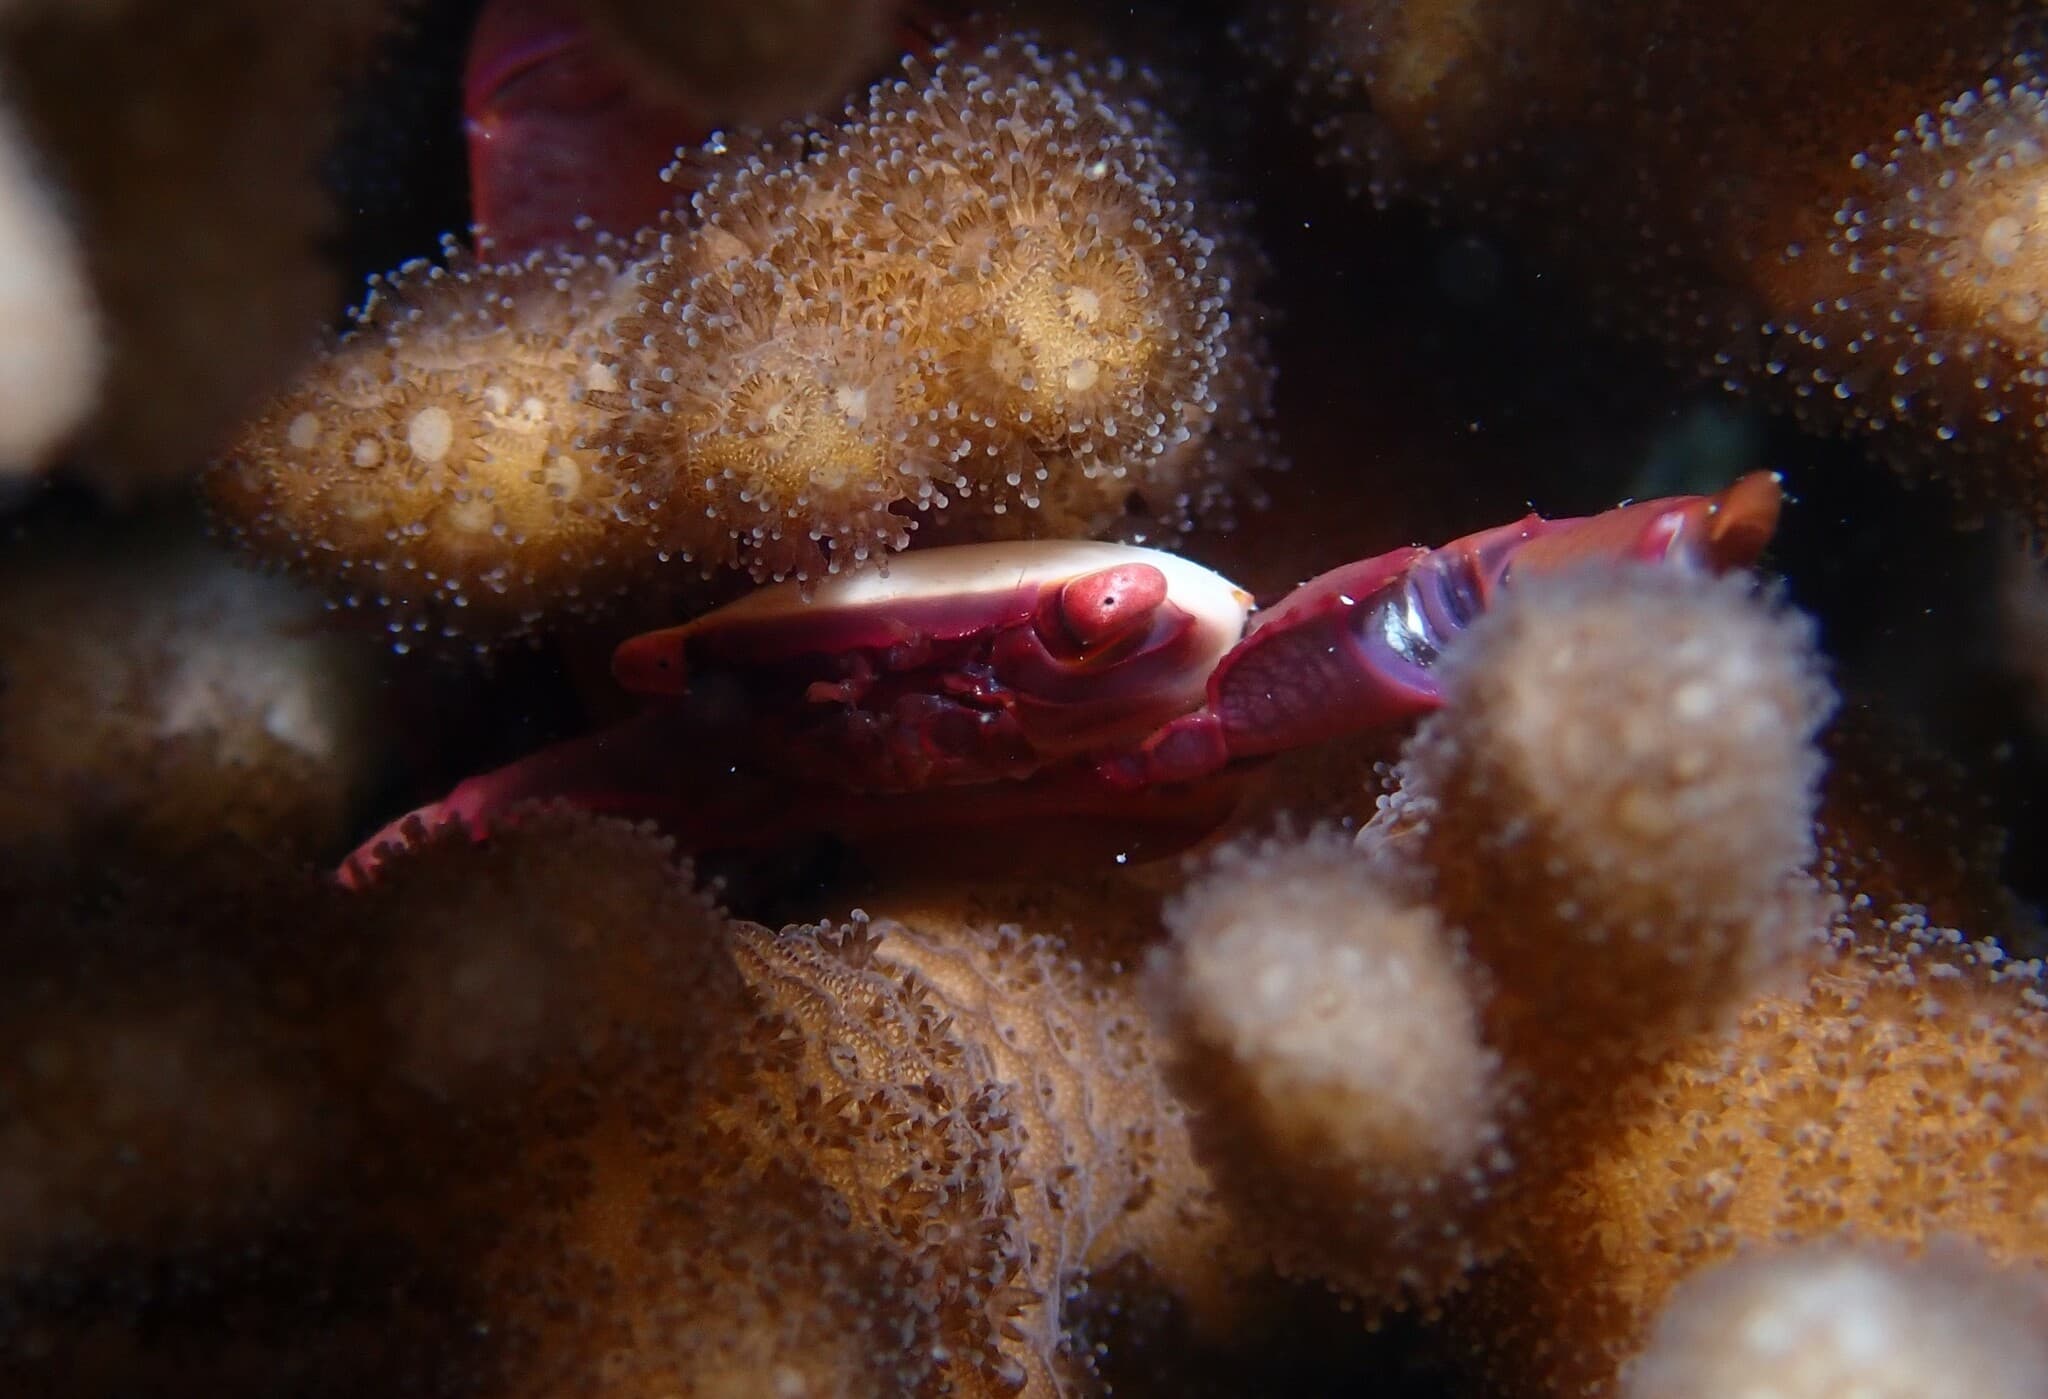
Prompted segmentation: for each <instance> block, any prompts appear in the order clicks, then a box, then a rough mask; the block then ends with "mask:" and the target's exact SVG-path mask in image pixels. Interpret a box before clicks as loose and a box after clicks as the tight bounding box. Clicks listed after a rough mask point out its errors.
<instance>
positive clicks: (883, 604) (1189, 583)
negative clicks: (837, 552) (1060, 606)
mask: <svg viewBox="0 0 2048 1399" xmlns="http://www.w3.org/2000/svg"><path fill="white" fill-rule="evenodd" d="M1127 563H1148V564H1151V565H1152V566H1153V567H1154V568H1157V569H1158V570H1159V571H1160V572H1161V573H1163V574H1165V575H1166V600H1167V601H1168V602H1170V603H1173V604H1174V605H1176V606H1178V607H1179V608H1181V609H1182V610H1183V611H1185V612H1187V613H1188V614H1189V615H1191V616H1192V617H1194V619H1195V622H1196V625H1197V626H1198V627H1199V629H1200V643H1201V644H1200V645H1198V646H1197V647H1195V648H1194V650H1193V651H1192V652H1191V654H1190V657H1189V682H1190V683H1191V685H1192V686H1193V687H1194V688H1195V691H1196V692H1197V695H1199V692H1200V689H1201V687H1202V686H1203V685H1204V684H1205V683H1206V682H1207V680H1208V676H1209V672H1210V671H1212V670H1214V669H1215V668H1216V665H1217V663H1218V662H1220V661H1221V660H1222V659H1223V656H1224V654H1225V653H1226V652H1228V651H1229V650H1230V648H1231V647H1233V646H1235V645H1237V643H1238V642H1239V641H1240V640H1242V639H1243V637H1244V629H1245V622H1246V620H1247V619H1248V618H1249V617H1250V616H1251V609H1252V596H1251V594H1250V593H1247V592H1246V591H1245V590H1244V589H1242V588H1240V587H1238V586H1237V584H1235V583H1233V582H1231V581H1230V580H1229V579H1228V578H1225V577H1224V576H1223V575H1222V574H1220V573H1217V572H1216V571H1214V570H1213V569H1208V568H1204V567H1202V565H1200V564H1198V563H1196V562H1195V561H1194V560H1192V559H1185V558H1182V557H1181V556H1180V555H1178V554H1168V553H1163V552H1161V551H1160V550H1158V549H1142V548H1139V547H1138V546H1137V545H1134V544H1109V543H1103V542H1101V541H1098V540H1091V539H1024V540H1007V541H1004V542H1001V543H996V544H957V545H953V546H950V547H948V548H943V549H914V550H912V551H910V552H909V553H907V554H899V555H897V556H895V557H894V558H892V559H890V560H889V571H888V572H887V573H886V574H885V573H882V572H879V571H877V570H873V569H866V570H862V571H861V572H858V573H851V574H839V575H836V576H834V577H831V578H827V579H825V580H824V581H823V582H820V583H817V584H816V585H814V586H813V588H812V590H811V596H810V598H809V599H808V600H806V598H805V597H804V589H803V585H802V584H799V583H777V584H774V585H773V586H770V587H766V588H762V589H760V590H758V591H756V592H752V593H749V594H747V596H745V597H743V598H740V599H739V600H738V601H736V602H733V603H730V604H728V605H727V606H725V607H722V608H719V609H718V610H717V611H715V612H710V613H706V614H705V615H704V616H702V617H699V618H698V619H697V620H696V621H694V622H691V623H689V624H688V625H687V626H686V627H685V628H683V629H682V630H683V631H684V632H685V633H686V634H687V633H689V632H699V631H706V630H710V629H712V628H721V629H722V628H726V627H732V626H744V625H746V624H747V623H749V622H758V621H766V620H768V619H770V618H778V617H785V616H791V615H797V614H802V613H806V612H812V609H840V610H856V609H869V608H872V609H876V610H880V611H888V610H889V609H891V608H894V607H899V606H901V605H903V604H905V603H910V602H923V601H930V600H932V599H934V598H939V597H943V596H947V595H958V594H966V593H975V592H981V593H987V594H989V595H990V596H991V597H999V596H1006V595H1008V594H1009V593H1011V592H1014V591H1015V590H1016V589H1017V588H1019V587H1022V586H1025V585H1027V584H1034V583H1036V584H1043V583H1051V582H1056V581H1061V580H1065V579H1069V578H1076V577H1079V576H1080V575H1082V574H1086V573H1096V572H1100V571H1101V570H1102V569H1105V568H1115V567H1116V566H1117V565H1118V564H1127ZM813 615H822V614H819V613H813Z"/></svg>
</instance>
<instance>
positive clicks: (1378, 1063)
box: [1149, 831, 1508, 1296]
mask: <svg viewBox="0 0 2048 1399" xmlns="http://www.w3.org/2000/svg"><path fill="white" fill-rule="evenodd" d="M1165 921H1166V925H1167V927H1168V929H1169V930H1170V931H1171V933H1172V934H1173V940H1172V942H1171V943H1170V944H1168V946H1167V947H1165V948H1162V949H1160V950H1158V951H1156V952H1154V954H1153V956H1152V959H1151V965H1150V968H1149V976H1150V979H1151V983H1152V994H1153V997H1154V999H1155V1000H1156V1001H1157V1002H1158V1003H1159V1007H1160V1012H1161V1017H1162V1019H1163V1020H1164V1022H1165V1023H1166V1024H1167V1025H1168V1026H1169V1027H1170V1028H1171V1030H1172V1033H1173V1036H1174V1043H1175V1045H1176V1048H1177V1054H1176V1063H1175V1066H1174V1070H1173V1072H1174V1077H1175V1082H1176V1083H1177V1084H1178V1085H1179V1086H1180V1088H1181V1091H1182V1093H1183V1094H1184V1096H1186V1097H1187V1098H1188V1099H1189V1101H1191V1102H1193V1103H1197V1104H1199V1105H1200V1111H1199V1112H1198V1114H1197V1116H1196V1120H1195V1131H1196V1135H1197V1140H1198V1142H1199V1144H1200V1147H1201V1150H1202V1153H1203V1157H1204V1159H1205V1160H1206V1161H1208V1162H1210V1163H1211V1164H1212V1168H1213V1169H1215V1170H1216V1171H1217V1173H1218V1175H1219V1179H1220V1184H1221V1186H1222V1188H1223V1189H1224V1191H1225V1192H1226V1195H1227V1198H1228V1199H1229V1201H1230V1204H1231V1206H1232V1210H1233V1212H1234V1213H1235V1214H1236V1215H1237V1217H1238V1218H1239V1219H1241V1220H1242V1221H1244V1226H1245V1227H1246V1228H1248V1229H1251V1230H1255V1231H1256V1232H1257V1233H1258V1234H1259V1236H1260V1237H1261V1238H1262V1239H1263V1240H1264V1247H1265V1249H1266V1250H1268V1251H1270V1253H1271V1254H1272V1256H1273V1258H1274V1259H1275V1261H1276V1262H1277V1263H1278V1265H1279V1266H1280V1268H1281V1269H1282V1270H1283V1271H1285V1272H1290V1273H1296V1274H1303V1275H1307V1276H1311V1277H1323V1278H1328V1279H1330V1280H1331V1281H1332V1282H1333V1283H1337V1284H1340V1285H1342V1286H1345V1287H1347V1288H1350V1289H1351V1290H1353V1291H1357V1292H1361V1293H1367V1294H1374V1293H1377V1292H1379V1291H1380V1290H1381V1289H1383V1288H1385V1287H1386V1286H1388V1280H1389V1279H1392V1280H1394V1285H1395V1286H1397V1287H1398V1288H1400V1289H1403V1290H1406V1291H1411V1292H1414V1293H1416V1294H1419V1295H1426V1296H1428V1295H1436V1294H1439V1293H1442V1292H1444V1291H1447V1290H1449V1289H1450V1287H1451V1286H1452V1285H1453V1284H1455V1283H1456V1282H1458V1281H1460V1280H1461V1278H1462V1275H1463V1274H1464V1272H1465V1271H1466V1270H1467V1269H1469V1268H1470V1267H1471V1266H1472V1265H1473V1264H1474V1262H1476V1261H1477V1260H1476V1257H1475V1255H1474V1253H1473V1251H1472V1250H1471V1248H1469V1247H1464V1248H1460V1247H1459V1246H1457V1245H1456V1244H1455V1243H1453V1244H1452V1245H1451V1246H1450V1247H1446V1243H1445V1240H1444V1238H1443V1220H1444V1218H1445V1217H1446V1216H1447V1215H1452V1214H1455V1213H1458V1212H1460V1211H1461V1210H1464V1209H1469V1208H1470V1206H1471V1203H1472V1200H1473V1198H1474V1197H1476V1196H1478V1195H1481V1194H1483V1193H1484V1191H1485V1188H1486V1185H1487V1182H1488V1177H1489V1175H1491V1174H1498V1172H1499V1171H1500V1170H1501V1168H1502V1167H1503V1166H1504V1165H1505V1164H1506V1161H1505V1158H1504V1156H1502V1154H1501V1153H1500V1150H1499V1147H1500V1141H1501V1136H1502V1132H1501V1121H1500V1117H1501V1114H1502V1112H1503V1111H1504V1108H1505V1106H1506V1103H1505V1101H1504V1100H1505V1099H1506V1098H1507V1096H1508V1095H1507V1094H1506V1092H1505V1084H1504V1083H1503V1081H1502V1077H1501V1072H1500V1061H1499V1056H1498V1054H1496V1053H1495V1052H1494V1051H1493V1050H1491V1049H1490V1048H1489V1047H1488V1046H1487V1045H1486V1044H1485V1042H1484V1041H1483V1040H1482V1038H1481V1035H1480V1024H1481V1010H1482V1007H1483V1005H1484V1003H1485V1000H1486V997H1485V995H1484V994H1483V989H1482V980H1481V978H1480V977H1479V976H1478V975H1477V973H1476V971H1475V969H1474V968H1473V966H1472V965H1471V963H1470V961H1469V960H1468V959H1467V958H1466V957H1465V955H1464V952H1463V949H1462V947H1461V946H1460V940H1459V939H1458V938H1457V937H1456V936H1455V935H1453V934H1452V933H1451V932H1450V931H1449V930H1447V929H1446V928H1445V927H1444V926H1443V925H1442V923H1441V922H1440V920H1439V919H1438V917H1437V914H1436V912H1435V910H1433V909H1431V908H1430V907H1429V906H1428V905H1427V904H1425V903H1419V902H1417V901H1415V900H1414V899H1413V898H1412V897H1411V896H1410V895H1408V893H1407V892H1406V891H1404V890H1402V889H1400V888H1399V887H1398V886H1397V885H1395V883H1394V881H1392V880H1390V879H1389V878H1388V877H1387V876H1386V875H1384V874H1383V873H1381V872H1379V871H1377V870H1375V869H1374V868H1373V866H1372V865H1371V863H1370V862H1369V861H1367V860H1365V859H1362V858H1361V857H1360V856H1359V855H1358V853H1357V852H1356V851H1355V850H1354V849H1353V848H1352V843H1351V840H1350V839H1349V838H1348V837H1346V836H1344V835H1342V834H1341V833H1338V832H1335V831H1320V832H1317V833H1315V834H1312V835H1311V836H1309V837H1308V838H1307V839H1304V840H1298V841H1297V840H1287V839H1277V840H1268V841H1263V842H1258V843H1255V844H1252V845H1248V846H1236V847H1226V848H1225V850H1224V851H1223V852H1222V853H1221V854H1219V855H1218V856H1217V857H1215V858H1214V859H1213V860H1212V861H1211V862H1210V863H1209V865H1208V866H1207V867H1206V868H1205V869H1204V872H1203V874H1202V875H1201V877H1200V878H1199V879H1197V880H1196V881H1195V882H1193V883H1192V884H1191V885H1190V886H1189V887H1188V888H1187V889H1185V890H1184V891H1182V892H1181V893H1180V894H1179V895H1178V896H1177V897H1176V898H1175V899H1174V900H1173V901H1172V902H1171V903H1169V904H1168V906H1167V910H1166V915H1165ZM1455 1201H1462V1203H1454V1202H1455Z"/></svg>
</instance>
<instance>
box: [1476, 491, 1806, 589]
mask: <svg viewBox="0 0 2048 1399" xmlns="http://www.w3.org/2000/svg"><path fill="white" fill-rule="evenodd" d="M1783 504H1784V490H1783V488H1782V486H1781V485H1780V484H1779V480H1778V477H1777V475H1776V474H1775V473H1773V472H1769V471H1752V472H1750V473H1749V474H1748V475H1746V476H1744V477H1742V478H1741V479H1740V480H1738V481H1736V482H1735V483H1734V484H1733V485H1731V486H1729V487H1728V488H1727V489H1726V490H1723V491H1721V492H1719V493H1718V494H1715V495H1704V496H1702V495H1689V496H1672V497H1668V498H1666V499H1663V500H1645V501H1638V502H1637V503H1636V504H1634V505H1624V506H1620V507H1618V508H1617V509H1613V510H1609V511H1606V512H1605V513H1603V514H1599V515H1588V516H1586V517H1584V518H1583V519H1577V520H1559V521H1556V522H1555V523H1554V524H1549V522H1546V524H1548V527H1547V528H1544V529H1541V530H1538V531H1535V532H1533V533H1531V535H1530V536H1529V537H1528V538H1524V539H1518V540H1516V541H1515V542H1514V543H1513V544H1512V546H1511V550H1512V551H1511V552H1510V553H1509V555H1508V557H1507V558H1506V560H1505V561H1504V563H1505V565H1506V566H1507V567H1508V568H1511V569H1512V571H1513V572H1514V573H1515V574H1516V575H1521V574H1525V573H1545V572H1553V571H1555V570H1557V569H1560V568H1568V567H1570V566H1571V565H1573V564H1578V563H1585V562H1589V561H1591V560H1594V559H1641V560H1644V561H1655V560H1660V559H1671V560H1677V561H1683V562H1686V563H1690V564H1692V565H1694V566H1696V567H1699V568H1703V569H1705V570H1707V571H1708V572H1710V573H1725V572H1727V571H1729V570H1730V569H1736V568H1748V567H1749V566H1750V565H1752V564H1754V563H1755V562H1756V561H1757V560H1758V559H1759V558H1761V557H1762V556H1763V552H1764V549H1765V548H1766V547H1767V546H1768V545H1769V544H1770V542H1771V536H1772V535H1774V534H1776V533H1777V530H1778V515H1779V512H1780V510H1781V509H1782V507H1783ZM1502 576H1503V577H1505V572H1503V575H1502Z"/></svg>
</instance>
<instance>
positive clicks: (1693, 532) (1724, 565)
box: [1097, 472, 1782, 788]
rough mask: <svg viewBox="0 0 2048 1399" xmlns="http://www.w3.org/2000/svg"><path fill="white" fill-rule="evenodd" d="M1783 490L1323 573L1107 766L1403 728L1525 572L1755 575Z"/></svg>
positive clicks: (1175, 773)
mask: <svg viewBox="0 0 2048 1399" xmlns="http://www.w3.org/2000/svg"><path fill="white" fill-rule="evenodd" d="M1781 501H1782V492H1781V490H1780V487H1779V484H1778V480H1777V478H1776V477H1775V476H1773V475H1771V474H1770V473H1768V472H1752V473H1751V474H1749V475H1747V476H1744V477H1743V478H1742V479H1740V480H1738V481H1737V482H1735V483H1734V484H1733V485H1731V486H1729V487H1728V488H1727V489H1726V490H1723V491H1721V492H1720V493H1718V494H1716V495H1711V496H1671V497H1667V498H1664V499H1660V500H1651V501H1641V502H1638V503H1636V504H1633V505H1625V506H1621V507H1618V508H1616V509H1613V510H1608V511H1604V512H1602V513H1601V514H1598V515H1588V516H1582V517H1579V518H1575V519H1564V520H1546V519H1544V518H1543V517H1542V516H1540V515H1535V514H1531V515H1528V516H1526V517H1524V518H1523V519H1521V520H1519V521H1517V522H1516V523H1514V524H1512V525H1501V526H1499V527H1497V528H1494V529H1489V530H1482V531H1480V532H1479V533H1477V534H1469V535H1466V536H1465V537H1464V538H1462V539H1457V540H1453V541H1452V542H1451V543H1449V544H1446V545H1444V546H1443V547H1442V548H1440V549H1420V548H1413V549H1400V550H1396V551H1394V552H1393V553H1390V554H1383V555H1381V556H1380V557H1378V558H1374V559H1368V560H1365V561H1364V562H1361V563H1353V564H1346V565H1344V566H1343V567H1341V568H1337V569H1334V570H1332V571H1331V572H1329V573H1325V574H1322V575H1321V576H1319V577H1317V578H1314V579H1311V580H1310V581H1309V582H1307V583H1304V584H1303V585H1302V586H1301V587H1299V588H1297V589H1296V590H1295V591H1294V592H1292V593H1290V594H1288V595H1287V597H1286V598H1284V599H1282V600H1281V602H1280V603H1279V604H1278V605H1276V606H1275V607H1273V608H1272V609H1271V610H1269V611H1267V612H1264V613H1261V614H1258V615H1257V616H1255V617H1254V618H1253V619H1252V627H1251V631H1250V634H1249V635H1247V636H1246V638H1245V640H1244V641H1243V642H1242V643H1241V644H1240V645H1239V646H1238V647H1237V648H1236V649H1235V650H1233V651H1232V652H1231V653H1230V654H1229V655H1228V656H1226V657H1225V658H1224V659H1223V662H1222V664H1220V665H1219V666H1217V667H1216V669H1215V670H1214V671H1213V672H1212V673H1211V675H1210V677H1209V685H1208V695H1207V699H1206V702H1205V703H1204V704H1203V705H1202V707H1201V708H1200V709H1197V710H1195V711H1194V712H1192V713H1190V714H1185V715H1182V716H1181V717H1179V718H1177V719H1174V720H1173V721H1171V722H1169V723H1167V724H1166V725H1164V726H1162V727H1161V728H1160V729H1159V730H1158V731H1157V732H1155V733H1154V734H1152V735H1151V736H1150V737H1149V738H1147V739H1146V740H1145V741H1144V742H1143V743H1142V744H1140V745H1139V746H1138V748H1137V749H1136V751H1134V752H1131V753H1128V754H1118V755H1113V756H1110V757H1107V758H1105V759H1104V760H1103V762H1102V763H1101V764H1100V766H1099V767H1098V769H1097V770H1098V772H1099V774H1100V775H1101V778H1102V780H1103V782H1104V783H1105V785H1108V786H1111V787H1116V788H1133V787H1145V786H1151V785H1154V784H1157V783H1161V782H1190V781H1195V780H1198V779H1200V778H1201V777H1203V776H1204V775H1206V774H1208V773H1212V772H1216V771H1218V770H1220V769H1222V768H1224V767H1226V766H1228V765H1229V764H1231V763H1234V762H1240V761H1243V760H1246V759H1253V758H1262V757H1267V756H1270V755H1272V754H1275V753H1279V752H1282V751H1284V750H1286V749H1289V748H1298V747H1301V746H1303V745H1305V744H1310V743H1318V742H1322V741H1323V740H1326V739H1330V738H1335V737H1338V736H1339V735H1342V734H1347V733H1355V732H1358V731H1361V730H1364V729H1369V728H1376V727H1380V726H1382V725H1387V724H1394V723H1399V722H1402V721H1404V720H1408V719H1413V718H1417V717H1420V716H1421V715H1423V714H1426V713H1428V712H1429V711H1430V710H1432V709H1434V708H1436V706H1437V704H1438V702H1439V697H1438V690H1437V683H1436V677H1435V673H1434V672H1435V665H1436V661H1437V658H1438V656H1439V655H1441V654H1442V652H1443V649H1444V648H1445V647H1446V646H1448V645H1449V644H1450V643H1451V642H1452V641H1453V640H1454V639H1455V638H1456V637H1457V635H1458V634H1459V633H1460V632H1462V631H1463V630H1464V629H1465V628H1466V627H1468V626H1470V625H1471V623H1472V621H1473V619H1474V618H1476V617H1477V616H1478V615H1479V614H1480V613H1481V612H1483V611H1485V610H1486V608H1487V607H1488V606H1490V605H1491V603H1492V601H1493V599H1494V597H1495V595H1496V594H1497V593H1498V591H1499V590H1500V589H1501V588H1502V587H1503V586H1505V585H1506V584H1507V583H1508V581H1509V579H1510V578H1511V577H1516V576H1521V575H1524V574H1529V573H1537V572H1549V571H1554V570H1557V569H1561V568H1568V567H1572V566H1574V565H1578V564H1583V563H1587V562H1593V561H1597V560H1602V559H1611V560H1615V561H1617V562H1619V561H1627V560H1638V561H1655V560H1669V561H1671V562H1673V563H1674V564H1677V565H1680V566H1684V567H1694V568H1702V569H1707V570H1710V571H1713V572H1717V573H1718V572H1723V571H1726V570H1728V569H1733V568H1742V567H1747V566H1749V565H1750V564H1752V563H1754V562H1755V561H1756V560H1757V558H1758V557H1759V556H1760V555H1761V554H1762V553H1763V550H1764V547H1765V546H1766V545H1767V544H1768V543H1769V542H1770V539H1771V536H1772V534H1773V533H1774V532H1775V530H1776V528H1777V521H1778V512H1779V508H1780V504H1781Z"/></svg>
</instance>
